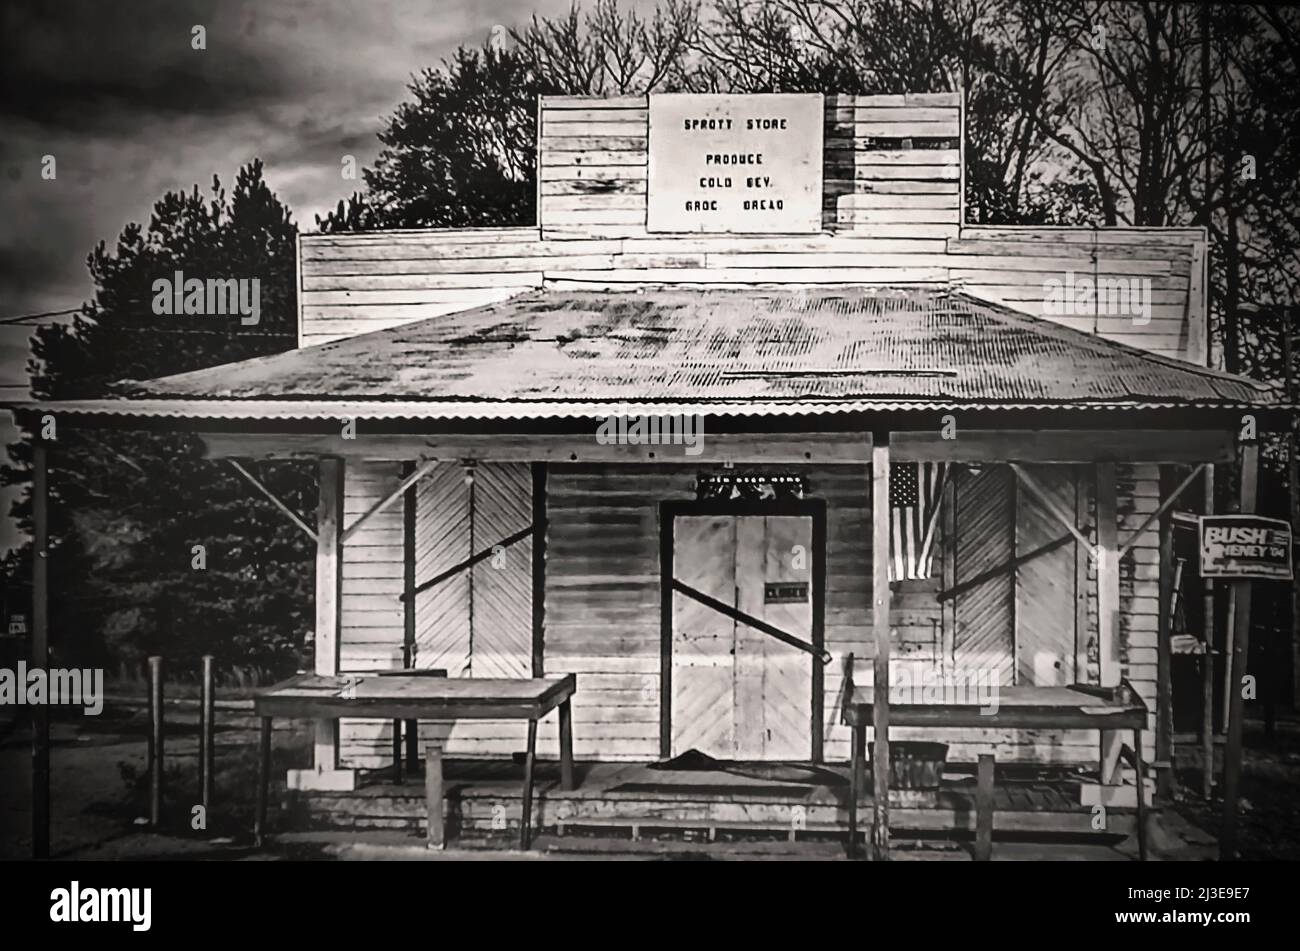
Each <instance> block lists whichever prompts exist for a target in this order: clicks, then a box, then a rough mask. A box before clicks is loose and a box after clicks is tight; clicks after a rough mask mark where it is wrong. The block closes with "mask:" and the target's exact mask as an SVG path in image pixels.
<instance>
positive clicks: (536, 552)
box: [532, 462, 547, 677]
mask: <svg viewBox="0 0 1300 951" xmlns="http://www.w3.org/2000/svg"><path fill="white" fill-rule="evenodd" d="M532 474H533V565H532V568H533V676H534V677H545V676H546V672H545V671H546V475H547V469H546V463H544V462H534V463H533V464H532Z"/></svg>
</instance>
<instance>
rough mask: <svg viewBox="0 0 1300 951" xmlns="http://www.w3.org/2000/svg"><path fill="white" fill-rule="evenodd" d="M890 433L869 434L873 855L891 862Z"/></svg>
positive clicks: (880, 859) (877, 858) (875, 857)
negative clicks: (872, 664)
mask: <svg viewBox="0 0 1300 951" xmlns="http://www.w3.org/2000/svg"><path fill="white" fill-rule="evenodd" d="M889 523H890V518H889V433H888V432H887V431H886V432H875V433H872V434H871V605H872V607H871V627H872V630H873V631H874V632H875V640H876V653H875V664H874V667H873V676H872V681H871V684H872V704H871V710H872V723H871V727H872V736H873V740H874V742H875V752H874V753H873V754H872V757H871V766H872V778H873V786H872V827H871V854H872V858H873V859H876V860H877V861H883V860H886V859H888V858H889V653H890V639H889V607H890V591H889Z"/></svg>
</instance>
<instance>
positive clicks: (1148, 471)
mask: <svg viewBox="0 0 1300 951" xmlns="http://www.w3.org/2000/svg"><path fill="white" fill-rule="evenodd" d="M453 468H456V469H458V468H459V467H458V466H454V467H453ZM796 468H798V467H796ZM697 469H698V467H696V466H689V465H684V466H676V465H668V464H665V465H659V466H596V465H588V466H581V465H573V466H564V465H553V466H552V467H551V470H550V476H549V482H548V499H547V501H548V507H549V515H550V520H549V531H548V542H547V603H546V618H547V625H546V647H545V663H546V669H547V672H548V673H561V672H573V673H576V674H577V675H578V684H579V689H578V693H577V694H576V695H575V698H574V744H575V753H576V755H577V756H579V757H585V758H600V759H610V760H653V759H656V758H657V757H658V751H659V702H660V696H659V649H660V630H659V519H658V504H659V502H661V501H664V500H668V499H690V498H692V497H693V489H694V477H695V474H696V472H697ZM799 471H802V472H804V473H805V474H806V475H807V476H808V479H809V481H810V484H811V486H812V493H811V494H812V495H813V496H815V497H817V498H823V499H825V500H826V501H827V579H826V613H825V617H826V647H827V650H829V651H830V652H831V654H832V657H833V660H832V662H831V664H830V665H829V666H828V667H827V668H826V671H825V687H826V690H825V710H824V717H825V721H824V722H825V735H826V744H825V751H826V757H827V758H828V759H830V760H844V759H847V757H848V753H849V736H848V732H847V730H846V729H845V728H844V727H842V726H841V725H840V723H839V713H838V710H839V703H840V700H841V698H842V691H843V687H844V669H845V658H846V656H847V654H848V653H850V652H852V653H853V654H854V655H855V657H856V658H857V663H856V678H857V680H858V682H869V680H870V670H871V658H872V656H873V643H874V641H873V636H872V631H871V610H870V578H871V557H870V544H869V540H870V505H869V501H870V499H869V483H868V469H867V467H866V466H807V467H802V468H801V469H800V470H799ZM398 472H399V469H398V466H397V464H393V463H384V464H370V465H366V466H356V465H350V466H349V476H350V478H349V480H348V485H347V496H346V507H347V512H348V515H349V518H355V516H356V514H359V513H360V512H361V511H363V510H364V509H365V508H367V507H368V506H369V505H370V504H373V501H375V500H377V499H378V498H379V497H381V495H382V494H383V492H385V491H386V490H387V489H388V488H390V487H392V486H395V485H396V484H397V482H398V480H399V478H400V477H399V475H398ZM431 478H432V477H431ZM434 481H436V479H435V480H434ZM1157 495H1158V483H1157V473H1156V469H1155V467H1153V466H1144V467H1136V466H1134V467H1127V468H1122V469H1121V484H1120V492H1119V499H1120V513H1121V528H1120V537H1121V539H1125V538H1127V536H1128V534H1129V533H1130V532H1132V531H1133V530H1134V529H1135V528H1137V527H1138V524H1139V523H1140V522H1141V520H1142V518H1143V517H1144V516H1145V514H1147V513H1149V512H1150V511H1152V510H1153V509H1154V507H1155V506H1156V505H1157V504H1158V502H1157ZM400 510H401V506H400V505H398V506H394V507H393V510H392V514H391V515H390V513H387V512H386V513H384V514H383V515H380V516H377V517H376V520H375V521H374V522H372V523H371V524H370V525H369V526H367V527H366V528H365V529H363V530H362V531H361V532H358V533H357V535H356V536H354V537H353V538H352V539H349V541H348V543H347V545H346V546H345V549H344V567H343V571H344V591H343V613H344V630H343V643H342V651H343V658H344V669H345V670H358V671H359V670H370V669H381V668H386V667H393V666H398V665H399V664H400V656H401V655H400V648H401V642H402V621H401V612H400V609H399V608H397V607H395V605H397V604H398V602H397V598H396V595H397V594H398V593H400V591H401V583H402V566H401V556H400V552H401V511H400ZM944 548H945V546H943V545H942V544H941V545H939V546H938V550H939V551H940V552H941V551H942V550H943V549H944ZM1157 555H1158V537H1157V533H1156V532H1155V531H1154V530H1148V531H1147V532H1146V533H1144V535H1143V537H1142V539H1141V541H1140V544H1139V545H1137V546H1136V547H1135V548H1134V551H1133V555H1132V556H1131V557H1130V558H1128V559H1126V560H1125V562H1124V563H1123V564H1122V566H1121V608H1122V620H1121V636H1122V638H1123V643H1124V662H1125V667H1124V671H1125V676H1127V677H1129V678H1130V679H1131V680H1132V681H1133V682H1134V684H1135V686H1136V688H1137V689H1138V691H1139V693H1141V694H1142V696H1143V697H1144V698H1145V699H1146V700H1147V702H1148V703H1149V704H1150V705H1151V706H1152V707H1153V708H1154V702H1155V620H1156V602H1157V576H1158V562H1157ZM521 558H522V556H521ZM526 562H527V559H522V560H519V562H518V565H517V566H516V567H517V569H518V572H519V573H520V575H521V576H523V575H526V574H527V573H528V570H529V569H528V566H527V564H526ZM941 562H942V558H941V557H939V558H937V559H936V572H941V571H942V565H941ZM1094 583H1095V579H1094ZM1064 608H1065V606H1064V605H1063V610H1064ZM1095 614H1096V609H1095V599H1094V601H1093V607H1092V610H1091V614H1090V618H1089V629H1088V632H1087V636H1095V631H1096V618H1095ZM938 616H939V608H938V605H937V604H936V603H935V601H934V597H933V593H931V592H929V591H925V590H923V586H919V585H918V586H913V587H912V588H911V589H909V590H907V591H904V592H902V593H901V594H900V595H899V596H898V597H896V599H895V605H894V610H893V620H892V624H891V627H892V630H893V637H894V656H895V657H897V658H898V660H899V661H900V662H901V663H908V664H913V665H925V664H933V663H936V662H937V654H936V645H935V638H936V629H935V619H936V618H938ZM435 620H436V619H435ZM525 620H526V619H525ZM519 623H520V624H523V623H524V621H520V622H519ZM423 665H424V666H427V664H423ZM1093 679H1095V677H1094V678H1093ZM423 729H424V731H425V733H426V735H431V733H430V732H429V731H430V730H433V729H440V730H442V732H443V734H445V733H446V728H437V727H434V726H433V725H430V724H426V725H424V727H423ZM388 731H389V725H388V724H386V723H377V722H375V721H361V720H345V721H344V723H343V729H342V737H343V750H342V756H343V759H344V761H345V762H346V763H347V764H349V765H354V766H366V767H377V766H381V765H384V764H385V763H386V762H387V759H388V757H389V755H390V753H389V736H390V734H389V732H388ZM522 738H523V732H522V727H520V725H519V724H515V723H495V722H482V723H477V724H476V723H468V722H467V723H462V724H458V725H457V726H456V727H455V731H454V733H452V734H451V736H450V739H449V751H450V752H453V753H455V754H456V755H462V756H466V755H468V756H506V755H509V754H510V753H513V752H516V751H518V750H519V749H521V748H522V745H521V744H522ZM897 738H899V739H908V738H915V739H931V740H933V739H941V740H942V741H945V742H948V743H950V744H951V752H950V756H951V757H952V758H953V759H955V760H961V761H963V762H973V761H974V759H975V757H976V756H977V755H978V753H980V752H989V751H993V752H995V753H996V755H997V757H998V759H999V760H1000V761H1017V760H1018V761H1035V762H1080V763H1088V762H1091V761H1093V760H1094V759H1095V757H1096V755H1097V737H1096V734H1095V733H1090V732H1089V731H1069V732H1064V731H1028V730H1019V731H1016V730H1004V731H971V730H960V731H951V732H950V733H947V734H937V733H935V732H934V731H919V730H908V729H900V730H898V731H897ZM557 743H558V736H557V733H556V724H555V722H554V717H553V716H552V717H549V718H548V719H547V720H545V721H543V723H542V725H541V729H540V732H539V744H540V745H539V750H541V751H542V753H543V755H546V756H551V755H553V754H554V751H555V749H556V748H557V747H556V744H557Z"/></svg>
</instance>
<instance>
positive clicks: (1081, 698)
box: [843, 683, 1147, 861]
mask: <svg viewBox="0 0 1300 951" xmlns="http://www.w3.org/2000/svg"><path fill="white" fill-rule="evenodd" d="M872 701H873V690H872V688H871V687H851V689H850V690H849V691H848V693H847V695H846V697H845V700H844V706H843V717H844V723H845V724H847V725H848V726H849V727H850V728H852V730H853V764H852V770H851V773H850V776H849V852H850V854H853V853H854V852H855V851H856V849H857V837H858V793H859V790H860V789H861V788H862V786H863V785H865V767H864V763H863V759H864V756H865V753H866V746H867V744H866V733H867V727H869V726H871V725H872V712H873V711H872ZM889 725H890V726H891V727H893V726H911V727H918V726H919V727H934V728H936V729H940V728H942V729H950V728H956V729H961V728H968V729H988V728H994V729H996V728H1011V729H1039V730H1106V731H1111V730H1132V731H1133V751H1132V754H1133V755H1132V756H1131V757H1128V758H1129V761H1130V762H1131V763H1132V765H1133V768H1134V770H1135V771H1136V773H1137V821H1138V856H1139V858H1140V859H1142V860H1143V861H1145V860H1146V855H1147V846H1146V798H1145V796H1144V794H1143V788H1142V757H1141V754H1140V750H1141V749H1142V731H1143V730H1145V729H1146V726H1147V708H1146V705H1145V704H1144V703H1143V702H1142V699H1141V697H1139V696H1138V694H1137V692H1136V691H1135V690H1133V688H1132V687H1131V686H1130V685H1128V684H1127V683H1125V684H1123V685H1121V686H1120V687H1118V688H1106V687H1091V686H1084V685H1075V686H1069V687H1000V688H999V689H998V693H997V710H996V712H989V713H985V712H983V711H982V709H981V707H980V706H979V705H978V704H974V703H934V704H928V703H927V704H914V703H906V704H899V703H891V704H890V705H889ZM1103 765H1104V764H1103ZM1103 781H1104V779H1103ZM992 808H993V757H992V756H991V755H983V756H981V757H980V763H979V772H978V784H977V789H976V847H975V857H976V858H977V859H987V858H988V857H989V855H988V853H989V852H990V850H991V841H992V831H993V826H992Z"/></svg>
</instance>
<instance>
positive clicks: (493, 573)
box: [415, 463, 533, 677]
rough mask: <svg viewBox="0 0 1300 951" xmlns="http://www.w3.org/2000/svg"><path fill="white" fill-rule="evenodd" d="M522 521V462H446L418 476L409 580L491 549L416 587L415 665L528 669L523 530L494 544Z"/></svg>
mask: <svg viewBox="0 0 1300 951" xmlns="http://www.w3.org/2000/svg"><path fill="white" fill-rule="evenodd" d="M531 522H532V479H531V474H530V471H529V467H528V466H527V465H526V464H523V463H500V464H484V465H480V466H478V467H477V468H476V469H472V470H466V469H465V468H463V467H461V466H459V465H455V464H451V463H449V464H447V465H440V466H437V467H436V468H435V469H434V470H433V471H432V472H431V473H430V474H429V475H428V476H427V477H426V478H425V479H423V480H422V481H421V482H420V484H419V489H418V490H417V494H416V522H415V581H416V584H417V586H418V585H420V584H422V583H424V582H425V581H427V580H428V579H430V578H433V577H436V576H438V575H440V574H442V573H444V572H446V571H449V570H451V569H453V568H456V567H458V566H461V565H464V564H465V563H466V562H468V561H469V560H470V559H471V558H472V557H473V556H474V555H476V554H479V553H481V552H490V554H489V555H488V556H487V557H486V558H484V559H482V560H481V561H479V562H478V563H477V564H475V565H473V566H472V567H469V568H462V569H461V570H459V571H457V572H456V573H455V574H453V575H451V576H450V577H448V578H446V579H445V580H443V581H441V582H439V583H438V584H437V585H435V586H433V587H432V588H429V589H428V590H426V591H422V592H420V594H419V595H417V597H416V602H415V640H416V658H415V665H416V666H417V667H421V668H429V667H444V668H446V670H447V674H448V676H451V677H529V676H532V569H531V565H532V549H533V543H532V538H531V537H524V538H522V539H521V540H519V541H516V542H514V543H513V544H510V545H502V544H501V543H502V542H503V541H505V540H507V539H509V538H511V537H512V536H515V535H517V534H518V533H519V532H521V531H523V530H525V529H527V528H528V526H529V525H530V524H531Z"/></svg>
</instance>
